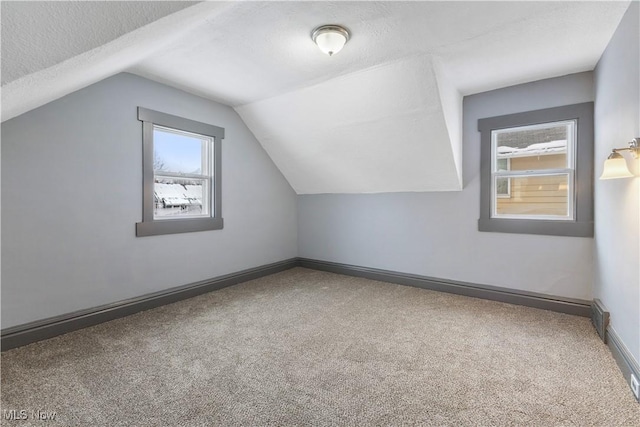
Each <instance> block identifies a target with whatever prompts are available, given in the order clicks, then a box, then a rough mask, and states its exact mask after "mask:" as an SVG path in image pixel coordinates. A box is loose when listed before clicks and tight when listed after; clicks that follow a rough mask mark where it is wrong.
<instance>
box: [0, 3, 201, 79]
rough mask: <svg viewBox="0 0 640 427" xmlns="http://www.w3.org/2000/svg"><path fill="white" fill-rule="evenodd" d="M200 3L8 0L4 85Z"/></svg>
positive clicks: (4, 24) (4, 27)
mask: <svg viewBox="0 0 640 427" xmlns="http://www.w3.org/2000/svg"><path fill="white" fill-rule="evenodd" d="M195 3H196V2H181V1H162V2H101V1H92V2H77V1H76V2H55V1H23V2H17V1H3V2H2V3H1V4H0V7H1V8H2V15H3V19H2V58H3V61H2V84H3V85H4V84H5V83H8V82H10V81H13V80H15V79H17V78H19V77H22V76H24V75H27V74H31V73H33V72H34V71H38V70H41V69H43V68H47V67H50V66H52V65H55V64H57V63H59V62H62V61H64V60H65V59H68V58H70V57H72V56H76V55H79V54H81V53H83V52H86V51H88V50H91V49H93V48H96V47H98V46H100V45H103V44H105V43H107V42H110V41H111V40H113V39H115V38H117V37H120V36H121V35H123V34H126V33H128V32H130V31H132V30H135V29H136V28H138V27H141V26H143V25H146V24H149V23H151V22H153V21H155V20H157V19H159V18H162V17H164V16H166V15H170V14H172V13H174V12H177V11H178V10H180V9H184V8H185V7H188V6H192V5H194V4H195ZM7 58H20V60H19V61H15V60H5V59H7Z"/></svg>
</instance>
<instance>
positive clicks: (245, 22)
mask: <svg viewBox="0 0 640 427" xmlns="http://www.w3.org/2000/svg"><path fill="white" fill-rule="evenodd" d="M4 3H6V2H2V4H3V10H2V28H3V29H2V41H3V46H2V48H3V49H2V55H3V58H2V59H3V63H2V68H3V70H2V71H3V86H2V91H3V93H2V101H3V105H2V112H3V120H6V119H8V118H10V117H13V116H15V115H17V114H20V113H22V112H24V111H28V110H29V109H31V108H35V107H37V106H39V105H42V104H43V103H45V102H48V101H51V100H53V99H56V98H57V97H60V96H63V95H65V94H67V93H70V92H72V91H74V90H77V89H79V88H81V87H84V86H86V85H89V84H91V83H94V82H96V81H99V80H101V79H103V78H105V77H108V76H109V75H112V74H115V73H117V72H121V71H129V72H133V73H136V74H139V75H142V76H144V77H148V78H151V79H154V80H157V81H160V82H163V83H166V84H169V85H173V86H176V87H179V88H182V89H184V90H187V91H189V92H192V93H196V94H199V95H202V96H205V97H208V98H210V99H213V100H216V101H219V102H222V103H226V104H228V105H231V106H233V107H234V108H235V109H236V111H237V112H238V113H239V114H240V115H241V117H242V118H243V120H244V121H245V123H246V124H247V125H248V126H249V128H250V129H251V130H252V131H253V133H254V134H255V136H256V137H257V139H258V140H259V141H260V143H261V144H262V145H263V146H264V148H265V150H266V151H267V152H268V153H269V155H270V156H271V157H272V159H273V161H274V162H275V163H276V165H277V166H278V167H279V168H280V170H281V171H282V173H283V174H284V176H285V177H286V178H287V179H288V180H289V182H290V184H291V185H292V187H293V188H294V189H295V190H296V192H298V193H299V194H306V193H362V192H390V191H446V190H458V189H461V186H462V184H461V183H462V177H461V170H462V153H461V138H462V134H461V132H462V131H461V119H462V116H461V114H462V113H461V110H462V96H463V95H467V94H472V93H477V92H481V91H485V90H490V89H495V88H499V87H504V86H509V85H513V84H518V83H524V82H527V81H533V80H538V79H542V78H548V77H554V76H559V75H564V74H569V73H574V72H580V71H586V70H591V69H593V68H594V66H595V64H596V62H597V61H598V59H599V57H600V55H601V54H602V51H603V50H604V48H605V46H606V44H607V42H608V41H609V39H610V38H611V35H612V34H613V32H614V30H615V28H616V26H617V24H618V22H619V21H620V19H621V17H622V15H623V13H624V11H625V10H626V8H627V7H628V2H610V1H606V2H390V1H389V2H228V3H223V2H205V3H198V4H194V5H190V4H188V6H189V7H185V4H184V3H182V4H180V3H178V2H153V3H148V4H146V5H145V6H144V7H146V8H147V9H148V8H149V7H151V9H152V10H153V13H146V12H147V11H148V10H147V11H143V10H142V9H141V8H142V7H143V6H140V4H143V5H144V4H145V3H147V2H131V4H129V3H128V2H127V3H126V5H124V6H123V5H119V6H118V3H121V2H106V4H111V5H112V6H104V4H103V5H102V6H100V7H101V8H102V9H101V11H100V14H99V16H102V19H96V18H94V19H93V20H92V25H91V26H90V27H91V28H90V31H91V33H92V36H91V37H87V34H86V32H87V31H89V30H88V29H87V28H85V27H86V26H84V27H83V26H73V25H71V26H69V28H68V30H67V31H68V32H65V33H64V37H65V38H71V39H73V40H75V39H76V38H77V39H81V40H89V41H90V43H89V42H87V43H84V44H83V43H71V45H70V46H68V44H69V43H66V44H65V43H55V40H54V41H53V42H50V43H49V44H50V45H48V46H46V50H47V54H46V55H45V54H44V53H45V50H44V49H40V50H38V49H35V51H34V50H30V49H29V43H26V42H25V41H31V43H33V40H37V39H38V37H40V39H42V40H48V39H47V38H46V37H42V34H39V33H38V31H39V30H38V28H41V27H40V26H38V25H37V24H38V23H37V22H36V21H37V20H38V19H43V16H46V15H49V16H53V17H54V19H55V18H56V16H58V18H60V19H61V20H62V21H64V19H62V18H61V16H62V14H64V10H65V8H69V7H71V6H70V5H69V3H68V2H51V3H50V4H48V5H47V6H46V7H47V8H49V9H50V10H49V11H48V12H47V13H40V12H38V13H36V12H34V13H32V15H30V16H32V17H33V19H31V20H30V21H29V22H30V24H31V25H28V26H25V25H22V26H20V25H15V24H16V22H18V21H19V19H18V18H16V16H18V15H20V14H19V13H17V12H16V11H21V12H22V16H25V14H24V9H20V6H19V5H12V7H9V8H6V9H5V8H4ZM72 3H75V5H73V9H72V10H73V11H74V19H81V17H82V16H81V15H82V13H85V14H93V15H92V16H98V15H96V10H95V9H92V7H94V6H92V4H94V3H96V2H88V3H86V5H85V6H80V5H81V4H84V2H72ZM136 3H137V5H136ZM150 5H152V6H150ZM14 6H15V7H14ZM25 7H26V6H25ZM34 7H35V6H34ZM123 7H124V8H125V9H127V11H124V10H123ZM52 8H58V9H56V10H58V13H57V15H56V14H55V13H54V14H53V15H52V14H51V10H52ZM83 8H84V9H83ZM136 11H137V12H136ZM125 13H126V14H128V15H129V16H131V17H132V18H127V19H125V24H123V25H120V26H119V27H118V30H117V31H115V32H114V30H113V22H118V19H119V18H120V17H122V16H123V14H125ZM150 16H151V18H150ZM151 21H153V22H151ZM329 23H338V24H342V25H344V26H346V27H347V28H349V29H350V31H351V32H352V39H351V40H350V41H349V43H348V44H347V45H346V46H345V48H344V49H343V51H342V52H340V53H339V54H337V55H335V56H334V57H331V58H330V57H328V56H325V55H324V54H322V53H321V52H320V51H319V50H318V49H317V48H316V47H315V46H314V44H313V42H312V41H311V38H310V32H311V30H313V28H315V27H316V26H318V25H322V24H329ZM5 28H11V31H9V30H6V31H5ZM30 32H35V34H31V33H30ZM54 35H57V36H58V37H62V35H61V34H56V33H55V32H54ZM7 39H8V42H7ZM6 43H7V44H6ZM43 43H45V44H46V43H47V42H46V41H43ZM5 46H10V49H9V50H7V48H5ZM50 49H53V50H54V52H49V51H48V50H50ZM6 76H8V77H7V79H6V80H5V77H6ZM212 120H215V119H214V118H213V119H212Z"/></svg>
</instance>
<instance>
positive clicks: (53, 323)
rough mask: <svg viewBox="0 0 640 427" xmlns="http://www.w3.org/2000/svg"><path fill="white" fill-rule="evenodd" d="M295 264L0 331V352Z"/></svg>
mask: <svg viewBox="0 0 640 427" xmlns="http://www.w3.org/2000/svg"><path fill="white" fill-rule="evenodd" d="M297 265H298V262H297V259H296V258H292V259H289V260H285V261H281V262H276V263H273V264H268V265H263V266H260V267H256V268H251V269H248V270H243V271H239V272H237V273H232V274H227V275H224V276H220V277H216V278H213V279H209V280H203V281H200V282H196V283H190V284H188V285H183V286H178V287H175V288H171V289H167V290H164V291H160V292H154V293H151V294H146V295H142V296H140V297H136V298H131V299H127V300H123V301H118V302H114V303H112V304H106V305H102V306H99V307H93V308H90V309H86V310H80V311H76V312H73V313H68V314H63V315H60V316H55V317H50V318H47V319H43V320H38V321H35V322H31V323H26V324H23V325H19V326H14V327H11V328H7V329H3V330H2V333H1V335H2V338H1V343H0V346H1V348H2V351H5V350H10V349H12V348H16V347H21V346H23V345H27V344H31V343H33V342H36V341H41V340H44V339H47V338H52V337H55V336H57V335H62V334H66V333H68V332H72V331H76V330H78V329H82V328H86V327H89V326H93V325H97V324H99V323H103V322H108V321H110V320H114V319H118V318H120V317H125V316H128V315H130V314H134V313H137V312H140V311H144V310H149V309H152V308H156V307H160V306H162V305H165V304H171V303H173V302H177V301H180V300H184V299H187V298H191V297H194V296H197V295H201V294H204V293H207V292H211V291H214V290H217V289H222V288H226V287H227V286H232V285H235V284H238V283H242V282H246V281H248V280H253V279H257V278H260V277H263V276H268V275H270V274H274V273H277V272H280V271H284V270H288V269H290V268H293V267H295V266H297Z"/></svg>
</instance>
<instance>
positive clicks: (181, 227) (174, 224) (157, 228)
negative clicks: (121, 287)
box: [136, 107, 224, 237]
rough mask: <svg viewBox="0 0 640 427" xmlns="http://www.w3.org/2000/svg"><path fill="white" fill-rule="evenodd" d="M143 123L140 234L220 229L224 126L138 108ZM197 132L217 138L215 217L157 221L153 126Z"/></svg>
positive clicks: (221, 220)
mask: <svg viewBox="0 0 640 427" xmlns="http://www.w3.org/2000/svg"><path fill="white" fill-rule="evenodd" d="M138 120H140V121H141V122H142V222H138V223H136V236H138V237H142V236H157V235H162V234H175V233H190V232H194V231H207V230H220V229H222V228H223V225H224V221H223V219H222V192H221V184H222V167H221V166H222V140H223V139H224V128H221V127H218V126H213V125H210V124H207V123H202V122H197V121H194V120H189V119H185V118H183V117H178V116H173V115H171V114H166V113H161V112H159V111H154V110H149V109H147V108H143V107H138ZM154 124H155V125H158V126H164V127H168V128H173V129H178V130H181V131H185V132H192V133H197V134H200V135H205V136H210V137H212V138H213V150H214V153H213V189H212V191H213V194H212V207H211V214H212V215H211V218H180V219H171V220H162V221H157V220H154V219H153V203H154V202H153V125H154Z"/></svg>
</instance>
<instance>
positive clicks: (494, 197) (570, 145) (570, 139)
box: [491, 120, 577, 221]
mask: <svg viewBox="0 0 640 427" xmlns="http://www.w3.org/2000/svg"><path fill="white" fill-rule="evenodd" d="M558 126H567V153H566V155H567V167H565V168H559V169H536V170H527V171H512V170H511V167H509V168H508V169H509V170H508V171H499V170H498V165H497V160H498V156H497V153H496V148H497V145H498V136H499V135H500V134H502V133H508V132H518V131H523V132H524V131H530V130H538V129H547V128H550V127H558ZM576 128H577V123H576V120H561V121H553V122H547V123H539V124H535V125H528V126H515V127H511V128H504V129H494V130H492V131H491V218H511V219H528V220H559V221H573V220H574V219H575V201H576V197H575V170H576V154H575V153H576ZM507 160H509V163H510V160H511V159H507ZM557 175H567V182H568V188H567V214H566V215H514V214H499V213H498V209H497V203H498V198H500V196H499V195H498V194H497V185H496V183H497V180H498V178H507V179H508V183H509V184H508V185H509V194H511V178H530V177H535V176H557Z"/></svg>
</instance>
